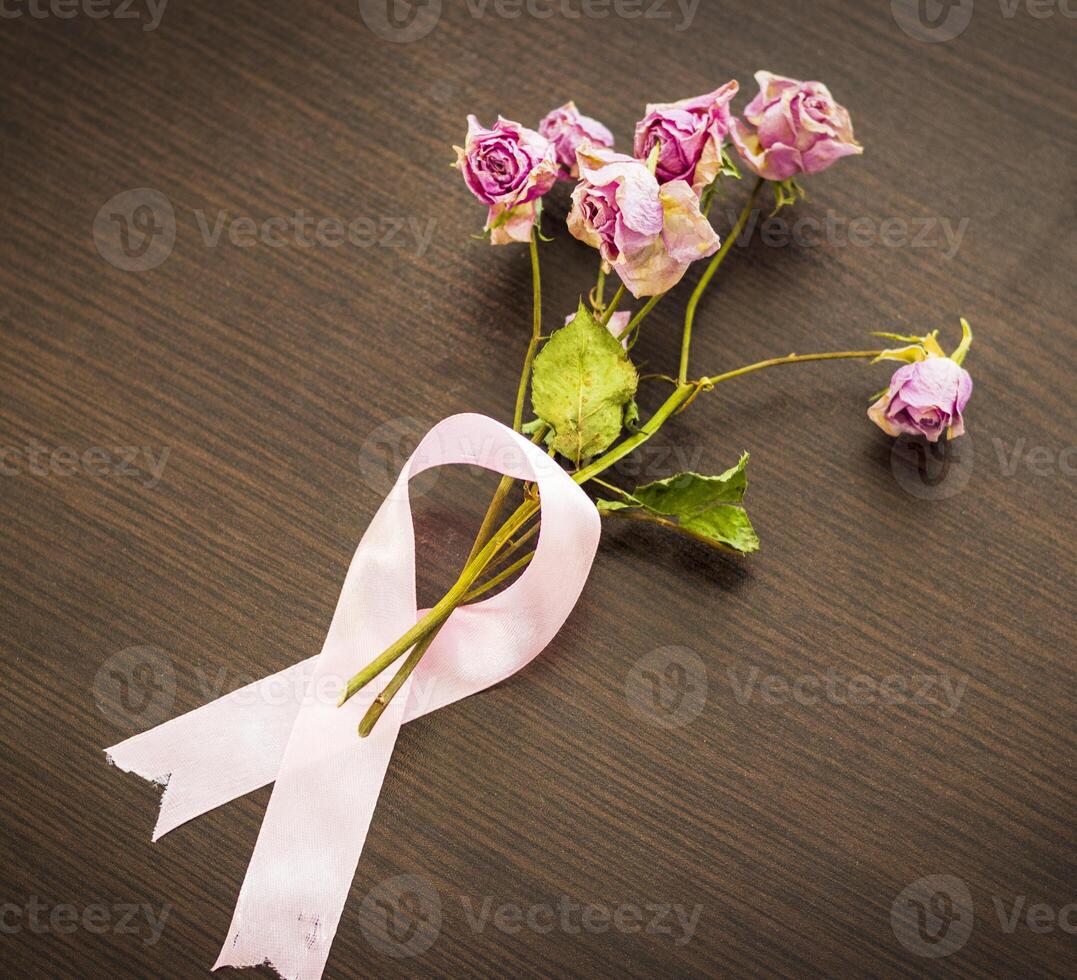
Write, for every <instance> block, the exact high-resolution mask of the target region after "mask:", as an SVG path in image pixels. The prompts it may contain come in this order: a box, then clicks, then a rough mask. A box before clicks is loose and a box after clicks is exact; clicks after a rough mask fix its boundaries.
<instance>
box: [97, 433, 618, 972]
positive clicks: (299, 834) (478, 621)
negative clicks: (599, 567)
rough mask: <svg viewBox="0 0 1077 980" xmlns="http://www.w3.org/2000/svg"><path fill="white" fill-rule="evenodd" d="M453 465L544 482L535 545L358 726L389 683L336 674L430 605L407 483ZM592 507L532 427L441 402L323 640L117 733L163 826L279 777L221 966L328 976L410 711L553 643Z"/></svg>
mask: <svg viewBox="0 0 1077 980" xmlns="http://www.w3.org/2000/svg"><path fill="white" fill-rule="evenodd" d="M452 464H472V465H475V466H480V467H483V468H485V469H488V470H493V471H494V472H497V473H502V474H506V475H509V476H512V477H515V478H516V479H518V480H526V481H530V482H534V483H536V484H537V485H538V488H539V492H540V495H541V502H542V529H541V531H540V533H539V539H538V544H537V547H536V554H535V557H534V559H533V560H532V562H531V564H530V565H529V566H528V567H527V569H526V570H525V571H524V572H523V573H522V574H521V575H520V577H519V579H518V580H517V581H516V582H515V583H514V584H513V585H512V586H510V587H509V588H507V589H505V591H503V592H502V593H500V594H499V595H497V596H495V597H494V598H492V599H487V600H486V601H484V602H480V603H477V604H475V605H470V606H466V607H463V608H460V609H457V610H456V611H455V612H454V613H453V614H452V616H451V617H450V618H449V620H448V622H447V623H446V625H445V626H444V627H443V628H442V630H441V632H440V633H439V634H438V637H437V640H436V641H435V642H434V644H433V645H432V646H431V648H430V650H429V651H428V652H427V654H426V656H425V657H424V658H423V660H422V661H421V662H420V664H419V666H418V668H417V669H416V670H415V673H414V674H413V676H412V677H411V678H410V679H409V680H408V682H407V683H406V684H405V685H404V686H403V687H402V688H401V690H400V692H399V693H398V694H397V696H396V698H395V699H394V700H393V701H392V702H391V703H390V704H389V706H388V707H387V708H386V710H385V713H384V714H383V715H382V717H381V720H380V721H379V722H378V724H377V725H376V726H375V728H374V731H373V733H372V734H371V735H370V736H369V737H368V738H365V739H360V738H359V737H358V735H357V733H356V728H357V726H358V724H359V720H360V719H361V718H362V717H363V715H364V714H365V713H366V710H367V708H369V707H370V704H371V702H372V701H373V700H374V698H375V697H376V696H377V694H378V691H379V690H380V689H381V687H382V686H383V685H382V684H381V683H375V684H372V685H369V686H368V687H367V688H366V689H364V690H363V691H360V692H359V693H358V694H357V695H356V696H355V697H353V698H352V699H351V700H350V701H349V702H348V703H347V704H345V705H344V706H343V707H339V708H338V707H337V706H336V705H337V699H338V697H339V694H340V691H341V690H342V688H343V684H344V683H345V681H346V679H347V678H348V677H350V676H351V675H352V674H353V673H354V672H355V671H356V669H357V668H358V667H359V666H361V665H362V664H365V663H369V662H370V661H371V660H373V659H374V657H376V656H377V655H378V654H379V653H381V651H382V650H384V649H385V648H386V647H388V646H390V645H391V644H392V643H393V642H394V641H395V640H396V639H397V638H399V637H400V636H401V635H402V634H404V633H405V632H406V631H407V630H408V629H409V628H410V627H411V626H412V625H413V624H414V623H415V622H416V621H417V619H418V617H419V615H420V613H419V610H418V608H417V605H416V597H415V537H414V531H413V527H412V518H411V505H410V502H409V497H408V483H409V481H410V480H411V479H412V478H413V477H415V476H417V475H418V474H420V473H422V472H424V471H426V470H428V469H433V468H434V467H437V466H446V465H452ZM599 524H600V521H599V517H598V513H597V511H596V510H595V507H594V505H593V504H592V503H591V502H590V501H589V500H588V498H587V496H586V494H584V493H583V491H582V490H581V489H580V488H579V486H577V485H576V483H575V482H574V481H573V480H572V479H571V478H570V477H569V476H568V474H566V473H565V472H564V471H563V470H562V469H561V468H560V467H559V466H557V465H556V464H555V463H554V462H553V461H552V460H551V459H550V458H549V457H548V456H547V455H546V454H545V453H543V452H542V451H541V450H540V449H538V448H537V447H535V446H534V445H532V444H531V443H530V442H528V441H527V440H526V439H524V438H522V437H521V436H519V435H517V434H516V433H515V432H513V431H511V430H510V429H508V428H506V427H505V426H503V425H501V424H500V423H499V422H495V421H494V420H492V419H489V418H486V417H484V416H481V415H457V416H454V417H452V418H449V419H446V420H445V421H444V422H441V423H439V424H438V425H437V426H435V427H434V428H433V429H431V431H430V432H429V433H427V435H426V437H425V438H424V439H423V441H422V443H421V444H420V445H419V447H418V449H417V450H416V452H415V454H414V455H413V456H412V457H411V459H409V460H408V462H407V464H406V465H405V466H404V468H403V471H402V472H401V474H400V478H399V480H398V481H397V484H396V486H395V488H394V489H393V491H392V493H390V495H389V496H388V497H387V498H386V500H385V502H384V503H383V504H382V506H381V508H380V509H379V511H378V513H377V515H376V516H375V517H374V520H373V522H372V523H371V525H370V527H369V529H368V530H367V532H366V534H365V535H364V536H363V540H362V541H361V542H360V544H359V548H358V550H357V551H356V553H355V557H354V558H353V559H352V563H351V566H350V568H349V569H348V574H347V577H346V578H345V580H344V588H343V591H342V592H341V596H340V600H339V602H338V603H337V608H336V612H335V614H334V616H333V622H332V624H331V625H330V627H329V635H328V636H327V637H326V641H325V645H324V647H323V648H322V652H321V654H320V655H319V656H317V657H313V658H311V659H309V660H305V661H303V662H302V663H298V664H296V665H295V666H293V667H290V668H288V669H287V670H284V671H281V672H280V673H278V674H274V675H272V676H270V677H267V678H265V679H264V680H261V681H258V682H257V683H255V684H251V685H248V686H247V687H245V688H241V689H240V690H238V691H234V692H232V693H231V694H229V695H227V696H226V697H223V698H220V699H219V700H217V701H214V702H212V703H210V704H207V705H205V706H203V707H201V708H198V709H197V710H195V711H192V712H190V713H188V714H186V715H183V716H181V717H179V718H175V719H173V720H172V721H169V722H166V723H165V724H163V725H160V726H158V727H157V728H154V729H152V730H151V731H148V732H144V733H143V734H141V735H136V736H135V737H134V738H129V739H127V740H126V741H125V742H121V743H120V744H119V745H116V746H113V747H112V748H111V749H107V750H106V752H107V754H108V757H109V759H110V760H111V761H112V762H113V763H115V765H117V766H118V767H119V768H121V769H123V770H125V771H127V772H135V773H137V774H138V775H140V776H143V777H145V778H147V779H152V780H155V781H158V782H162V783H166V784H167V785H166V788H165V792H164V796H163V797H162V800H161V813H160V817H159V819H158V821H157V826H156V828H155V830H154V833H153V839H154V840H158V839H159V838H160V837H161V836H163V835H164V834H166V833H168V831H170V830H172V829H174V828H175V827H178V826H179V825H180V824H182V823H185V822H186V821H188V820H190V819H192V818H193V817H197V816H198V815H199V814H202V813H206V812H207V811H209V810H212V809H213V808H214V807H217V806H220V805H221V804H222V803H227V802H228V801H229V800H233V799H235V798H236V797H239V796H242V795H243V794H245V793H249V792H250V791H251V790H253V789H257V788H259V787H260V786H264V785H266V784H267V783H270V782H273V783H275V785H274V787H273V793H272V795H271V797H270V800H269V807H268V809H267V810H266V814H265V819H264V820H263V822H262V828H261V831H260V832H259V834H258V841H257V843H256V844H255V848H254V854H253V856H252V857H251V862H250V865H249V867H248V868H247V876H246V878H245V879H244V881H243V886H242V888H241V889H240V893H239V899H238V901H237V903H236V909H235V913H234V914H233V916H232V925H231V928H230V930H229V933H228V938H227V940H226V941H225V944H224V948H223V949H222V950H221V955H220V956H219V957H218V959H217V962H216V963H215V964H214V969H216V968H217V967H220V966H236V967H241V966H257V965H260V964H263V963H269V964H270V965H271V966H272V967H273V968H274V969H275V970H276V971H277V972H278V973H279V974H280V975H281V976H282V977H287V978H295V980H316V978H318V977H320V976H321V974H322V971H323V969H324V967H325V961H326V958H327V957H328V956H329V947H330V945H331V944H332V942H333V936H334V934H335V933H336V929H337V924H338V922H339V921H340V916H341V913H342V911H343V909H344V903H345V901H346V899H347V896H348V890H349V888H350V887H351V883H352V879H353V877H354V875H355V869H356V865H357V864H358V861H359V855H360V854H361V853H362V850H363V844H364V842H365V841H366V836H367V831H368V829H369V826H370V821H371V818H372V817H373V815H374V808H375V806H376V805H377V802H378V795H379V793H380V792H381V785H382V781H383V779H384V778H385V772H386V769H387V768H388V765H389V757H390V756H391V755H392V751H393V745H394V743H395V742H396V737H397V733H398V732H399V730H400V726H401V725H402V724H404V723H405V722H408V721H411V720H413V719H415V718H419V717H421V716H422V715H424V714H427V713H429V712H431V711H436V710H437V709H438V708H442V707H444V706H445V705H448V704H452V703H453V702H454V701H458V700H460V699H461V698H466V697H469V696H470V695H472V694H476V693H478V692H479V691H482V690H484V689H485V688H487V687H490V686H491V685H493V684H497V683H499V682H500V681H502V680H504V679H505V678H507V677H509V676H511V675H512V674H514V673H516V671H518V670H520V669H521V668H522V667H524V666H525V665H526V664H528V663H529V662H530V661H531V660H533V659H534V658H535V657H536V656H538V654H539V653H541V652H542V650H543V648H544V647H545V646H546V645H547V644H548V643H549V642H550V641H551V640H552V639H553V637H554V636H555V635H556V634H557V632H558V630H560V628H561V626H562V625H563V624H564V622H565V620H566V619H567V618H568V616H569V613H570V612H571V611H572V608H573V607H574V606H575V604H576V602H577V600H578V599H579V596H580V593H581V592H582V591H583V586H584V583H585V582H586V580H587V576H588V574H589V572H590V570H591V564H592V562H593V560H594V556H595V552H596V550H597V549H598V539H599V530H600V529H599ZM387 676H388V675H387Z"/></svg>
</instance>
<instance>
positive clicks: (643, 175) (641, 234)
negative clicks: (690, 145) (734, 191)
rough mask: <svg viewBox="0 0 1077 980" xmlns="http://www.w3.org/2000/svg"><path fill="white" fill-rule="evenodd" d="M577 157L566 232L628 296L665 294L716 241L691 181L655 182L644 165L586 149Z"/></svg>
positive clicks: (617, 154)
mask: <svg viewBox="0 0 1077 980" xmlns="http://www.w3.org/2000/svg"><path fill="white" fill-rule="evenodd" d="M577 157H578V159H579V166H580V183H579V184H578V185H577V186H576V189H575V191H573V193H572V210H571V212H569V216H568V230H569V231H570V232H572V234H573V235H575V236H576V237H577V238H578V239H579V240H580V241H582V242H585V243H586V244H588V245H590V246H592V247H593V248H597V249H598V250H599V252H600V254H601V255H602V258H603V259H604V260H605V261H606V262H607V263H608V264H609V265H610V266H612V267H613V269H614V270H615V271H616V272H617V274H618V275H619V276H620V277H621V281H622V282H623V283H624V284H625V286H626V287H628V289H629V291H630V292H631V293H632V295H633V296H635V297H637V298H638V297H640V296H656V295H657V294H658V293H664V292H666V290H669V289H672V288H673V287H674V286H676V285H677V283H679V282H680V281H681V279H682V278H683V277H684V274H685V272H687V271H688V266H690V265H691V264H692V263H693V262H695V261H697V260H698V259H705V258H707V257H708V256H710V255H713V254H714V253H715V252H716V251H718V247H719V245H720V244H721V243H720V242H719V240H718V235H717V234H716V233H715V231H714V229H713V228H712V227H711V225H710V222H709V221H707V219H706V218H705V217H704V216H703V215H702V213H701V212H700V210H699V198H698V197H696V195H695V192H694V191H693V190H692V187H691V185H690V184H688V183H686V182H685V181H683V180H674V181H671V182H670V183H668V184H663V185H661V186H660V185H659V183H658V181H657V180H656V179H655V177H654V175H653V174H652V173H651V172H650V171H649V170H648V169H647V167H646V165H645V164H643V163H641V162H640V161H639V160H634V159H633V158H632V157H629V156H625V155H623V154H621V153H613V152H612V151H610V150H606V149H596V148H595V147H592V146H589V145H587V146H584V147H582V148H581V149H580V150H579V152H578V154H577Z"/></svg>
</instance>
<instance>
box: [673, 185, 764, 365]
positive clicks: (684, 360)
mask: <svg viewBox="0 0 1077 980" xmlns="http://www.w3.org/2000/svg"><path fill="white" fill-rule="evenodd" d="M764 183H766V181H764V180H763V178H762V177H760V178H759V180H757V181H756V182H755V187H753V188H752V193H751V196H750V197H749V198H748V203H747V204H745V205H744V210H743V211H741V213H740V217H739V218H738V219H737V223H736V225H734V226H733V230H732V231H731V232H730V233H729V235H728V237H727V238H726V240H725V243H724V244H723V245H722V247H721V248H720V249H719V250H718V254H717V255H715V256H714V258H713V259H712V260H711V264H710V265H709V266H707V271H706V272H704V273H703V278H702V279H700V280H699V285H697V286H696V288H695V292H693V293H692V298H691V299H690V300H689V301H688V309H687V310H686V311H685V314H684V337H683V339H682V341H681V370H680V374H679V375H678V379H679V381H680V383H681V384H682V385H683V384H685V383H687V381H688V356H689V352H690V350H691V347H692V326H693V325H694V324H695V321H696V310H697V309H698V308H699V301H700V300H701V299H702V298H703V294H704V293H705V292H706V291H707V287H708V286H709V285H710V283H711V280H712V279H713V278H714V274H715V273H716V272H717V271H718V268H719V266H721V264H722V262H723V261H725V257H726V256H727V255H728V254H729V250H730V249H731V248H732V247H733V246H734V245H735V244H736V241H737V239H738V238H740V236H741V234H742V232H743V231H744V228H745V226H746V225H747V224H748V219H749V218H750V217H751V216H752V211H753V210H754V209H755V202H756V200H757V199H758V197H759V192H760V191H761V190H762V189H763V184H764Z"/></svg>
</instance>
